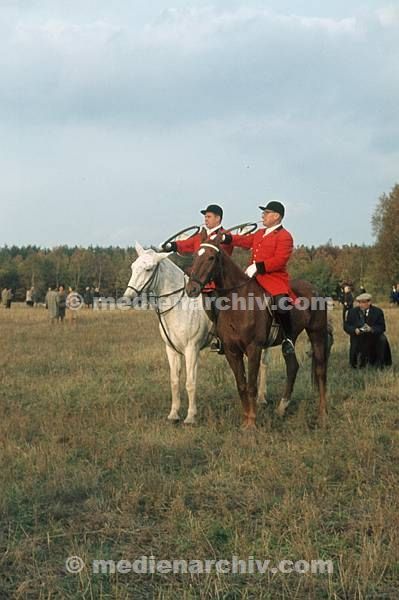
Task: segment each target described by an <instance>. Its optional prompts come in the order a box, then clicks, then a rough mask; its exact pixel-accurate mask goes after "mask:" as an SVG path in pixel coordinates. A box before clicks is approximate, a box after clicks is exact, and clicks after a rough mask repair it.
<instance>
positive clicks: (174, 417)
mask: <svg viewBox="0 0 399 600" xmlns="http://www.w3.org/2000/svg"><path fill="white" fill-rule="evenodd" d="M168 421H169V423H172V425H176V424H177V423H180V417H179V415H168Z"/></svg>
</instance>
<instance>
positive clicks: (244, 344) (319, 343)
mask: <svg viewBox="0 0 399 600" xmlns="http://www.w3.org/2000/svg"><path fill="white" fill-rule="evenodd" d="M221 241H222V234H220V233H219V234H218V235H216V236H215V237H214V238H213V239H212V241H209V240H207V242H204V243H203V244H201V247H200V249H199V250H198V252H197V253H196V255H195V257H194V263H193V266H192V271H191V275H190V278H189V281H188V283H187V285H186V291H187V294H188V296H190V297H191V298H195V297H198V296H199V295H200V293H201V290H202V289H203V288H204V286H205V285H206V283H207V282H208V281H211V280H212V281H214V282H215V285H216V295H217V300H218V303H219V308H220V311H219V314H218V318H217V334H218V336H219V337H220V339H221V340H222V342H223V345H224V349H225V354H226V358H227V360H228V362H229V364H230V366H231V368H232V370H233V373H234V376H235V380H236V384H237V388H238V392H239V395H240V398H241V402H242V405H243V410H244V421H243V427H244V428H245V429H251V428H254V427H255V426H256V423H255V421H256V397H257V378H258V372H259V366H260V359H261V352H262V348H264V347H266V346H267V345H268V340H269V334H270V331H271V326H272V323H273V316H272V310H271V309H269V308H268V305H269V306H270V305H271V303H272V297H271V296H270V295H268V294H266V292H265V290H264V289H263V288H262V287H261V286H260V285H259V284H258V283H257V281H256V279H250V278H249V277H247V275H245V273H244V272H243V271H242V270H241V268H240V267H239V266H238V265H237V264H236V263H235V262H234V261H233V260H232V259H231V258H230V257H229V256H228V255H227V254H226V253H225V252H224V250H223V247H222V246H221ZM290 286H291V289H292V290H293V292H294V293H295V295H296V296H297V301H296V302H295V305H294V307H293V308H292V313H291V318H292V323H293V330H294V341H295V340H296V338H297V337H298V335H299V334H300V333H301V331H303V330H306V333H307V335H308V337H309V340H310V343H311V345H312V377H313V381H314V382H316V384H317V387H318V391H319V409H318V416H319V422H320V424H321V425H323V424H324V422H325V418H326V413H327V405H326V385H327V363H328V353H329V352H328V328H327V311H328V306H327V299H326V298H320V297H319V296H318V294H317V292H316V290H315V289H314V288H313V286H312V284H310V283H309V282H307V281H304V280H299V279H298V280H292V281H291V282H290ZM234 295H235V296H234ZM281 341H282V334H281V332H280V334H279V338H278V339H277V340H276V342H275V343H274V344H273V345H277V344H281ZM244 354H246V355H247V357H248V378H247V376H246V372H245V366H244ZM284 360H285V363H286V373H287V380H286V387H285V391H284V394H283V397H282V398H281V400H280V403H279V406H278V409H277V412H278V414H280V415H281V416H283V414H284V412H285V410H286V408H287V407H288V405H289V403H290V400H291V394H292V390H293V387H294V383H295V379H296V375H297V371H298V368H299V364H298V361H297V358H296V355H295V354H294V353H293V354H287V355H286V356H284Z"/></svg>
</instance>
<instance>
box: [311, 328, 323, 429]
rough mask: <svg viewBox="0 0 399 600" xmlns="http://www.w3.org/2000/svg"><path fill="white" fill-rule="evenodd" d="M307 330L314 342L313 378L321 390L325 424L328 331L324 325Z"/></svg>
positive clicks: (320, 413) (320, 421)
mask: <svg viewBox="0 0 399 600" xmlns="http://www.w3.org/2000/svg"><path fill="white" fill-rule="evenodd" d="M306 332H307V334H308V336H309V339H310V343H311V344H312V379H313V381H314V382H316V384H317V388H318V390H319V414H318V418H319V424H320V425H321V426H324V425H325V420H326V416H327V400H326V396H327V364H328V332H327V329H326V327H324V326H323V325H321V326H320V328H318V329H316V330H313V331H311V330H308V329H307V330H306Z"/></svg>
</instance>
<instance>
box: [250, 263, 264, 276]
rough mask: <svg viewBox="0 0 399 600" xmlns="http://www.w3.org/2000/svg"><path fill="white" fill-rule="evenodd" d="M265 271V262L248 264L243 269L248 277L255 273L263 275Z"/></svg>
mask: <svg viewBox="0 0 399 600" xmlns="http://www.w3.org/2000/svg"><path fill="white" fill-rule="evenodd" d="M265 273H266V269H265V263H263V262H257V263H252V264H251V265H249V267H247V269H246V271H245V274H246V275H248V277H254V276H255V275H264V274H265Z"/></svg>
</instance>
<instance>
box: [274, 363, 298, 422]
mask: <svg viewBox="0 0 399 600" xmlns="http://www.w3.org/2000/svg"><path fill="white" fill-rule="evenodd" d="M284 360H285V367H286V372H287V381H286V385H285V391H284V395H283V397H282V398H281V400H280V403H279V405H278V407H277V409H276V412H277V414H278V415H279V416H280V417H283V416H284V413H285V411H286V409H287V407H288V405H289V403H290V402H291V394H292V390H293V388H294V383H295V379H296V374H297V373H298V369H299V364H298V361H297V358H296V355H295V354H287V355H286V356H284Z"/></svg>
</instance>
